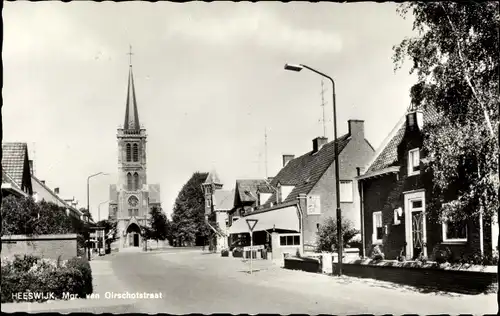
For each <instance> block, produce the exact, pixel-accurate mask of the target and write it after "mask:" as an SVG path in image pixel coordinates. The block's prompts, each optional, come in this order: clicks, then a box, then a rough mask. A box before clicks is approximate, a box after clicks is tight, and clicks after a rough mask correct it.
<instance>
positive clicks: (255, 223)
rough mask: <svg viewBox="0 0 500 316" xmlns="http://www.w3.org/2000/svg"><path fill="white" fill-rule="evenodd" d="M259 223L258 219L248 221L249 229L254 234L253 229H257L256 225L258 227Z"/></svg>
mask: <svg viewBox="0 0 500 316" xmlns="http://www.w3.org/2000/svg"><path fill="white" fill-rule="evenodd" d="M258 221H259V220H258V219H247V225H248V229H250V231H251V232H253V229H254V228H255V225H257V222H258Z"/></svg>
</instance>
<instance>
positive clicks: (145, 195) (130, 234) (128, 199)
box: [109, 65, 161, 250]
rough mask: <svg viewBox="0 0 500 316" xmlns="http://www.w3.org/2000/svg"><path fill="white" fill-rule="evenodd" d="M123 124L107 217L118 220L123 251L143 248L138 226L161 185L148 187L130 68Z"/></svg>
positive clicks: (143, 136)
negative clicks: (116, 172) (116, 174)
mask: <svg viewBox="0 0 500 316" xmlns="http://www.w3.org/2000/svg"><path fill="white" fill-rule="evenodd" d="M129 68H130V69H129V78H128V91H127V102H126V108H125V123H124V125H123V128H119V129H118V132H117V139H118V182H117V184H113V185H111V186H110V202H109V214H110V215H109V216H110V219H111V220H116V221H117V236H118V240H117V242H116V243H117V244H115V245H114V246H113V248H118V249H120V250H121V249H123V248H131V247H136V248H140V247H142V246H143V240H142V238H141V235H142V234H141V227H142V226H146V225H148V218H149V210H150V209H151V208H152V207H154V206H156V207H161V204H160V198H159V197H160V186H159V185H158V184H153V185H152V184H148V182H147V172H146V171H147V169H146V166H147V164H146V138H147V135H146V129H144V128H142V126H141V125H140V123H139V112H138V108H137V101H136V95H135V87H134V78H133V72H132V65H130V67H129Z"/></svg>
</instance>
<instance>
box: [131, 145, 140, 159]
mask: <svg viewBox="0 0 500 316" xmlns="http://www.w3.org/2000/svg"><path fill="white" fill-rule="evenodd" d="M132 149H133V150H132V158H133V160H134V161H135V162H137V161H139V147H138V145H137V144H134V145H133V146H132Z"/></svg>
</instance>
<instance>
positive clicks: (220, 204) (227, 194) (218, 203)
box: [214, 190, 234, 211]
mask: <svg viewBox="0 0 500 316" xmlns="http://www.w3.org/2000/svg"><path fill="white" fill-rule="evenodd" d="M214 198H215V205H214V206H215V210H216V211H229V210H231V209H232V208H233V206H234V190H231V191H228V190H215V192H214Z"/></svg>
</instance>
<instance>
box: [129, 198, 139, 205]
mask: <svg viewBox="0 0 500 316" xmlns="http://www.w3.org/2000/svg"><path fill="white" fill-rule="evenodd" d="M128 204H129V205H130V206H132V207H136V206H137V204H139V200H138V199H137V197H135V196H131V197H129V198H128Z"/></svg>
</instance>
